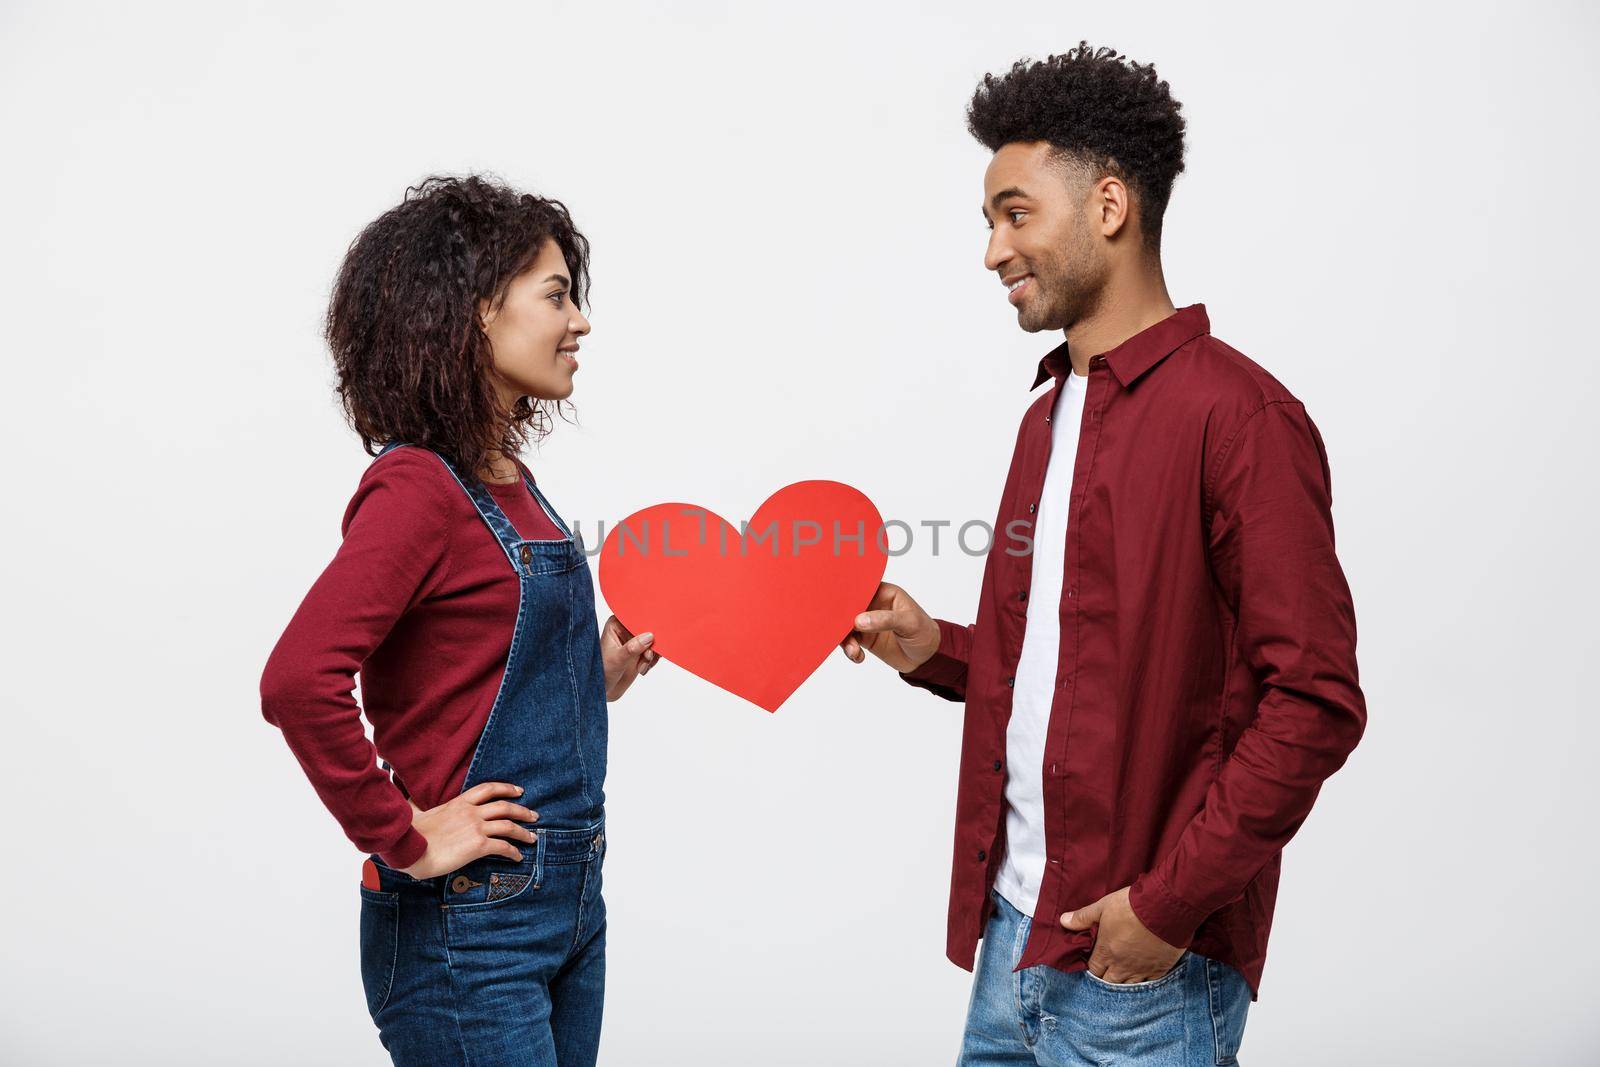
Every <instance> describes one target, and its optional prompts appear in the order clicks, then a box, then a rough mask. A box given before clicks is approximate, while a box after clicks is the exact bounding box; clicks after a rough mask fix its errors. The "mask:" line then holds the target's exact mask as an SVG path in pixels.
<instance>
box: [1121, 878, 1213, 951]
mask: <svg viewBox="0 0 1600 1067" xmlns="http://www.w3.org/2000/svg"><path fill="white" fill-rule="evenodd" d="M1128 906H1129V907H1130V908H1132V909H1133V913H1134V915H1136V916H1138V918H1139V921H1140V922H1142V923H1144V926H1145V929H1147V930H1149V931H1150V932H1151V933H1152V934H1155V935H1156V936H1157V937H1159V938H1160V939H1161V940H1163V941H1165V942H1166V943H1167V944H1169V945H1172V946H1173V947H1174V948H1188V947H1189V942H1191V941H1193V940H1194V932H1195V931H1196V930H1198V929H1199V928H1200V924H1201V923H1203V922H1205V920H1206V916H1207V915H1209V914H1210V913H1209V912H1204V911H1201V910H1200V909H1199V908H1196V907H1195V906H1194V905H1192V904H1190V903H1189V902H1188V901H1186V900H1184V899H1182V898H1181V897H1179V896H1178V895H1177V894H1175V893H1174V892H1172V890H1170V889H1168V888H1167V886H1166V884H1165V883H1164V882H1162V881H1161V879H1160V878H1158V877H1157V876H1156V875H1155V874H1153V873H1151V872H1149V871H1146V872H1145V873H1144V874H1141V875H1140V876H1139V877H1138V878H1136V879H1134V882H1133V885H1132V886H1131V887H1130V888H1129V889H1128Z"/></svg>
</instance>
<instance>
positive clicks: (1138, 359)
mask: <svg viewBox="0 0 1600 1067" xmlns="http://www.w3.org/2000/svg"><path fill="white" fill-rule="evenodd" d="M1210 332H1211V320H1210V319H1208V318H1207V317H1206V306H1205V305H1204V304H1190V305H1189V306H1188V307H1186V308H1179V309H1178V310H1177V311H1174V312H1173V313H1172V314H1170V315H1168V316H1167V317H1166V318H1164V319H1162V320H1161V321H1160V322H1158V323H1156V324H1155V325H1154V326H1147V327H1145V328H1144V329H1142V330H1140V331H1139V332H1138V333H1136V334H1134V335H1133V336H1132V337H1130V338H1128V339H1127V340H1126V341H1124V342H1122V343H1121V344H1120V345H1118V346H1117V347H1115V348H1113V349H1112V350H1111V351H1109V352H1106V353H1104V354H1103V356H1101V357H1096V358H1103V359H1104V360H1105V363H1106V366H1108V367H1110V368H1111V373H1112V374H1115V375H1116V376H1117V381H1119V382H1121V383H1122V387H1123V388H1124V389H1126V388H1127V387H1128V386H1130V385H1132V384H1133V383H1134V382H1135V381H1137V380H1138V379H1139V378H1140V377H1141V376H1143V375H1144V373H1145V372H1146V371H1148V370H1149V369H1150V368H1151V367H1154V366H1155V365H1156V364H1157V363H1160V362H1161V361H1162V360H1164V359H1166V358H1167V357H1168V356H1170V355H1172V353H1174V352H1176V351H1177V350H1178V349H1180V348H1182V347H1183V346H1184V345H1186V344H1188V343H1189V342H1190V341H1193V340H1194V339H1195V338H1196V337H1199V336H1200V335H1202V334H1207V333H1210ZM1071 369H1072V361H1071V360H1070V359H1068V358H1067V342H1065V341H1063V342H1061V343H1060V344H1059V345H1057V346H1056V347H1055V348H1052V349H1051V350H1050V351H1049V352H1048V353H1046V354H1045V357H1044V358H1043V359H1041V360H1040V361H1039V373H1038V376H1037V377H1035V378H1034V379H1033V384H1032V385H1030V386H1029V387H1028V388H1029V389H1030V390H1032V389H1037V388H1039V385H1040V383H1041V382H1043V381H1044V380H1045V379H1046V378H1057V379H1059V378H1060V377H1061V376H1062V375H1063V374H1066V373H1067V372H1069V371H1070V370H1071Z"/></svg>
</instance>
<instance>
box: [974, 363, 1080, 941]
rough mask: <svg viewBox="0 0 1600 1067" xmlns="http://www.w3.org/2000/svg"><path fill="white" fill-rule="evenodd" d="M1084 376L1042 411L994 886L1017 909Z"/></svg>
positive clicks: (1035, 830)
mask: <svg viewBox="0 0 1600 1067" xmlns="http://www.w3.org/2000/svg"><path fill="white" fill-rule="evenodd" d="M1088 383H1089V379H1088V378H1086V377H1083V376H1081V375H1079V374H1077V373H1071V374H1068V375H1067V376H1066V377H1065V378H1063V379H1062V384H1061V386H1060V388H1059V389H1057V391H1056V400H1055V411H1054V412H1053V413H1052V414H1051V416H1050V427H1051V435H1050V462H1049V464H1048V465H1047V466H1046V467H1045V472H1044V490H1043V491H1042V492H1041V493H1040V494H1039V505H1038V513H1037V514H1036V515H1034V517H1033V530H1032V534H1033V585H1032V588H1031V589H1030V591H1029V593H1028V619H1027V626H1026V628H1025V629H1024V631H1023V636H1022V654H1021V656H1020V657H1019V658H1018V660H1017V675H1016V686H1015V688H1014V690H1013V692H1012V697H1011V722H1010V723H1009V724H1008V725H1007V726H1006V858H1005V862H1004V863H1002V864H1001V865H1000V872H999V874H998V875H996V878H995V889H996V890H998V891H999V893H1000V895H1001V896H1003V897H1005V898H1006V900H1008V901H1010V902H1011V906H1012V907H1014V908H1016V909H1017V910H1018V911H1020V912H1022V914H1024V915H1032V914H1033V911H1034V908H1035V907H1037V906H1038V903H1039V883H1040V882H1041V881H1042V880H1043V878H1044V864H1045V854H1044V739H1045V732H1046V731H1047V730H1048V729H1049V726H1050V702H1051V700H1052V699H1053V698H1054V696H1055V691H1056V668H1057V666H1058V661H1059V660H1060V658H1061V583H1062V579H1063V577H1064V575H1065V572H1066V555H1067V502H1068V501H1069V500H1070V499H1071V497H1072V468H1073V466H1074V465H1075V463H1076V461H1077V457H1078V429H1079V427H1080V426H1081V425H1082V424H1083V397H1084V391H1085V389H1086V388H1087V386H1088Z"/></svg>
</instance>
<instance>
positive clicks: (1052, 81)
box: [967, 41, 1184, 252]
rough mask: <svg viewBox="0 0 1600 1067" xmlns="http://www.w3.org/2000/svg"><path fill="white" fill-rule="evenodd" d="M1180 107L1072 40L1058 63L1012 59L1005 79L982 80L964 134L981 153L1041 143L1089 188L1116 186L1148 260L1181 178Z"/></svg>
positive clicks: (1147, 75)
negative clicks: (1097, 183) (1087, 176)
mask: <svg viewBox="0 0 1600 1067" xmlns="http://www.w3.org/2000/svg"><path fill="white" fill-rule="evenodd" d="M1182 107H1183V105H1182V104H1180V103H1178V101H1176V100H1174V99H1173V98H1172V92H1171V90H1170V89H1169V88H1168V87H1167V83H1166V82H1164V81H1162V80H1160V78H1158V77H1157V76H1156V68H1155V67H1154V66H1153V65H1151V64H1148V63H1134V62H1132V61H1130V60H1129V59H1128V58H1127V57H1126V56H1124V55H1122V54H1121V53H1119V52H1118V51H1117V50H1116V49H1114V48H1091V47H1090V46H1089V42H1088V41H1081V42H1079V44H1078V47H1076V48H1074V49H1072V50H1071V51H1070V52H1067V53H1066V54H1064V55H1058V56H1050V57H1048V58H1046V59H1043V60H1031V59H1019V60H1018V61H1017V62H1016V63H1014V64H1012V66H1011V70H1010V71H1009V72H1007V73H1006V74H1002V75H998V76H997V75H994V74H985V75H984V77H983V82H982V84H980V85H979V86H978V88H977V91H976V92H974V93H973V94H972V102H971V103H970V104H969V105H968V106H967V129H968V130H970V131H972V136H974V137H976V138H977V139H978V140H979V141H981V142H982V143H983V144H984V146H985V147H987V148H988V149H989V151H991V152H998V151H999V150H1000V149H1001V148H1002V147H1003V146H1005V145H1008V144H1012V143H1014V142H1019V141H1020V142H1025V143H1026V142H1032V141H1047V142H1049V143H1050V144H1051V145H1053V146H1055V148H1056V149H1058V150H1059V151H1060V152H1061V153H1062V154H1063V155H1064V156H1066V157H1069V158H1070V159H1072V160H1073V161H1075V162H1077V163H1079V164H1080V165H1083V166H1086V167H1088V168H1089V169H1090V170H1091V171H1092V172H1094V174H1095V177H1096V179H1097V180H1098V178H1100V177H1104V176H1105V175H1107V174H1112V175H1115V176H1117V177H1119V178H1121V179H1122V180H1123V181H1124V182H1126V183H1127V184H1128V186H1129V188H1130V189H1132V191H1133V196H1134V201H1135V204H1136V205H1137V210H1138V212H1139V223H1140V229H1141V230H1142V231H1143V233H1144V237H1145V245H1146V247H1147V248H1149V249H1150V250H1151V251H1152V252H1153V251H1157V250H1159V249H1160V247H1161V217H1162V215H1164V214H1165V213H1166V210H1167V200H1168V198H1169V197H1170V196H1171V195H1172V183H1173V180H1174V179H1176V178H1177V176H1178V175H1179V174H1180V173H1182V171H1183V131H1184V119H1183V116H1182V115H1181V114H1179V112H1180V111H1181V109H1182Z"/></svg>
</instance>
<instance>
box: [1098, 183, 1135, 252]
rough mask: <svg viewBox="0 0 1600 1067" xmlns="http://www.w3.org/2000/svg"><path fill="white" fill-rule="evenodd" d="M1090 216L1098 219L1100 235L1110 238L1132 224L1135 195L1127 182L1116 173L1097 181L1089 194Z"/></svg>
mask: <svg viewBox="0 0 1600 1067" xmlns="http://www.w3.org/2000/svg"><path fill="white" fill-rule="evenodd" d="M1089 210H1090V212H1091V214H1090V216H1089V217H1090V218H1091V219H1097V220H1098V222H1099V226H1100V236H1101V237H1105V238H1107V239H1110V238H1112V237H1115V236H1116V235H1117V234H1118V233H1120V232H1121V231H1122V229H1123V227H1124V226H1127V225H1129V224H1130V218H1131V215H1132V213H1133V196H1132V194H1131V193H1129V192H1128V186H1127V183H1126V182H1124V181H1123V180H1122V179H1121V178H1119V177H1117V176H1116V175H1115V174H1107V175H1106V176H1105V177H1103V178H1101V179H1100V180H1099V181H1097V182H1095V184H1094V188H1093V190H1091V191H1090V194H1089Z"/></svg>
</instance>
